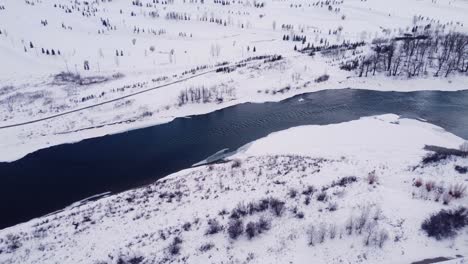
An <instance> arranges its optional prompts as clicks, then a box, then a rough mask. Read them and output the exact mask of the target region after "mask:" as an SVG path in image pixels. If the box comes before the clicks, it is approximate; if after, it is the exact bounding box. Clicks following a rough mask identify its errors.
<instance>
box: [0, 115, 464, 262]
mask: <svg viewBox="0 0 468 264" xmlns="http://www.w3.org/2000/svg"><path fill="white" fill-rule="evenodd" d="M463 142H464V140H463V139H461V138H459V137H456V136H454V135H452V134H450V133H447V132H445V131H444V130H443V129H441V128H440V127H436V126H434V125H431V124H428V123H424V122H420V121H416V120H411V119H401V118H399V117H398V116H396V115H391V114H389V115H382V116H375V117H366V118H361V119H360V120H356V121H351V122H346V123H340V124H336V125H327V126H301V127H295V128H291V129H288V130H285V131H280V132H277V133H273V134H271V135H269V136H267V137H265V138H262V139H259V140H257V141H255V142H253V143H251V144H249V145H248V146H246V147H244V148H243V151H242V152H240V153H238V154H236V156H234V157H231V159H232V160H231V161H229V162H227V163H220V164H214V165H208V166H202V167H198V168H192V169H187V170H183V171H181V172H178V173H175V174H173V175H170V176H168V177H166V178H164V179H162V180H159V181H157V182H155V183H154V184H150V185H148V186H146V187H143V188H139V189H136V190H131V191H127V192H124V193H121V194H118V195H112V196H110V197H106V198H102V199H100V200H98V201H90V202H89V203H87V204H85V205H82V206H79V207H75V208H71V209H66V210H64V211H63V212H60V213H57V214H55V215H51V216H48V217H43V218H39V219H34V220H32V221H29V222H27V223H24V224H20V225H18V226H14V227H11V228H7V229H5V230H2V231H0V262H2V263H17V262H22V263H37V262H40V263H53V262H67V263H68V262H70V263H109V264H110V263H119V262H118V261H119V260H123V261H130V260H133V261H139V262H135V263H154V262H156V263H175V262H182V263H202V262H203V263H207V262H208V263H219V262H221V261H228V262H229V263H244V262H249V263H288V262H290V261H291V262H293V263H308V262H310V261H311V260H313V262H314V263H342V262H343V261H345V262H352V263H355V262H361V263H376V262H380V263H411V262H413V261H418V260H422V259H426V258H435V257H440V256H444V257H455V256H456V255H463V256H468V251H467V248H468V244H467V239H468V236H467V234H468V233H467V231H468V230H467V228H466V227H465V228H462V229H460V230H458V232H457V233H456V235H454V236H453V237H451V238H443V239H441V240H436V239H435V238H432V237H428V235H427V233H426V231H424V230H422V229H421V225H422V223H423V222H424V220H425V219H427V218H428V217H429V216H430V215H432V214H435V213H437V212H439V211H440V210H441V209H452V208H453V209H455V208H458V207H459V206H462V205H466V204H467V202H468V197H466V196H463V197H460V198H454V197H452V198H451V199H450V200H449V202H448V205H444V203H443V202H444V201H445V199H448V198H441V196H442V197H445V196H447V195H449V194H448V192H449V190H451V188H453V186H455V185H456V184H465V183H464V182H465V180H466V174H462V173H460V172H457V171H456V170H455V169H454V167H455V166H456V165H457V166H460V167H467V166H468V160H467V159H466V158H461V157H457V156H450V157H448V158H446V159H442V160H440V161H437V162H432V163H423V162H422V159H423V157H425V156H426V155H428V154H429V153H430V152H429V151H426V150H424V149H423V148H424V146H425V145H436V146H441V147H445V148H458V146H459V145H461V144H462V143H463ZM418 182H422V186H418V185H419V184H418ZM426 183H430V184H433V187H432V188H430V189H429V188H427V187H426V185H427V184H426ZM439 191H442V192H443V193H440V195H439V194H438V192H439ZM445 192H447V194H446V193H445ZM465 194H466V193H465ZM250 222H252V223H255V224H249V223H250ZM359 223H361V224H362V226H361V225H360V224H359ZM241 227H242V228H241ZM460 261H461V260H460ZM455 263H457V262H455Z"/></svg>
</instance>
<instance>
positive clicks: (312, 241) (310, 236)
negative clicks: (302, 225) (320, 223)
mask: <svg viewBox="0 0 468 264" xmlns="http://www.w3.org/2000/svg"><path fill="white" fill-rule="evenodd" d="M307 235H308V241H309V242H308V244H309V246H314V245H315V240H316V237H317V232H316V231H315V227H314V226H311V227H310V228H309V230H308V231H307Z"/></svg>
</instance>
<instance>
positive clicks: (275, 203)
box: [270, 198, 285, 216]
mask: <svg viewBox="0 0 468 264" xmlns="http://www.w3.org/2000/svg"><path fill="white" fill-rule="evenodd" d="M284 204H285V203H284V202H282V201H280V200H278V199H276V198H270V207H271V210H272V211H273V213H274V214H275V215H276V216H281V214H282V213H283V209H284Z"/></svg>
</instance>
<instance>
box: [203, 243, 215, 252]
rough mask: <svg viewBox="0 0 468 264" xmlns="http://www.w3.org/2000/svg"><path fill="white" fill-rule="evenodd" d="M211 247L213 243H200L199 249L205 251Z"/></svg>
mask: <svg viewBox="0 0 468 264" xmlns="http://www.w3.org/2000/svg"><path fill="white" fill-rule="evenodd" d="M213 247H214V244H213V243H206V244H203V245H201V247H200V251H201V252H206V251H208V250H210V249H212V248H213Z"/></svg>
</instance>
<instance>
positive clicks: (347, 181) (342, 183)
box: [331, 176, 357, 187]
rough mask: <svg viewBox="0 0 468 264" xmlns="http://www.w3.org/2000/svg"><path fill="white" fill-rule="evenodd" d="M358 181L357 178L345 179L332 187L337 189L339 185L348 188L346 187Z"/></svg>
mask: <svg viewBox="0 0 468 264" xmlns="http://www.w3.org/2000/svg"><path fill="white" fill-rule="evenodd" d="M356 181H357V177H356V176H348V177H343V178H341V179H340V180H339V181H338V182H336V183H333V184H332V186H331V187H335V186H337V185H338V186H341V187H346V185H348V184H351V183H353V182H356Z"/></svg>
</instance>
